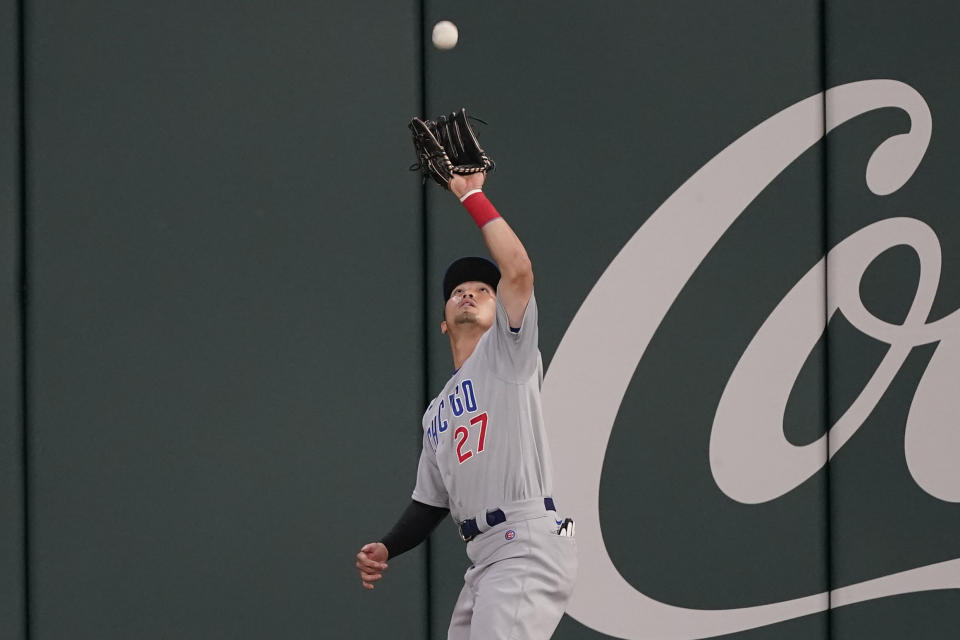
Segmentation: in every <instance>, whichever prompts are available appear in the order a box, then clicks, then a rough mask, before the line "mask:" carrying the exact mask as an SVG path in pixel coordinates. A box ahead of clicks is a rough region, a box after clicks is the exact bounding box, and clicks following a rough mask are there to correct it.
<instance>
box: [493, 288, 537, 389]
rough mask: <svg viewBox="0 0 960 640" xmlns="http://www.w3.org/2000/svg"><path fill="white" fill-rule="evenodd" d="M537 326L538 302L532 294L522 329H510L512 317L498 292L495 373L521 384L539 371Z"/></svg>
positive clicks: (531, 293) (525, 311) (494, 336)
mask: <svg viewBox="0 0 960 640" xmlns="http://www.w3.org/2000/svg"><path fill="white" fill-rule="evenodd" d="M537 323H538V320H537V299H536V296H535V294H534V293H533V292H532V291H531V292H530V299H529V300H528V301H527V308H526V309H524V311H523V319H522V320H521V322H520V326H519V327H511V326H510V318H509V316H507V310H506V309H505V308H504V307H503V304H502V303H501V299H500V296H499V292H498V295H497V319H496V322H495V324H494V327H493V330H494V333H493V336H491V337H492V338H493V339H492V340H491V345H492V347H493V350H494V357H495V364H494V370H495V371H496V372H497V375H498V376H499V377H501V378H503V379H505V380H508V381H510V382H522V381H524V380H527V379H528V378H530V376H532V375H533V374H534V373H535V372H536V371H537V370H538V363H539V358H540V350H539V346H538V341H539V328H538V326H537Z"/></svg>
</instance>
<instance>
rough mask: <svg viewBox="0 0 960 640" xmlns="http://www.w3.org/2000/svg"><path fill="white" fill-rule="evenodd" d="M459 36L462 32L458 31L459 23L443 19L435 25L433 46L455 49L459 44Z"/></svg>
mask: <svg viewBox="0 0 960 640" xmlns="http://www.w3.org/2000/svg"><path fill="white" fill-rule="evenodd" d="M459 38H460V32H459V31H457V25H455V24H453V23H452V22H450V21H449V20H441V21H440V22H438V23H437V24H435V25H433V46H435V47H436V48H437V49H442V50H447V49H453V48H454V47H455V46H457V40H458V39H459Z"/></svg>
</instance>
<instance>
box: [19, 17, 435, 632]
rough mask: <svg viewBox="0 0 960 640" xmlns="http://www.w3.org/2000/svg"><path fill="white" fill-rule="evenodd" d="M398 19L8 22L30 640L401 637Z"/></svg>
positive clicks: (409, 395) (416, 277)
mask: <svg viewBox="0 0 960 640" xmlns="http://www.w3.org/2000/svg"><path fill="white" fill-rule="evenodd" d="M417 13H418V10H417V6H416V5H415V4H414V3H410V2H408V3H393V4H391V5H390V6H389V7H385V6H383V5H382V4H381V3H373V2H366V3H349V4H343V3H341V4H333V5H331V4H319V3H315V2H291V3H281V4H280V5H276V4H269V3H263V2H239V3H237V2H214V3H195V2H166V3H160V4H156V3H147V4H143V3H134V4H124V3H121V4H117V3H112V2H85V3H75V2H61V1H46V2H35V3H32V5H31V11H30V14H29V15H30V20H29V25H28V26H29V42H28V46H29V50H30V58H29V68H28V72H29V80H30V87H31V118H30V141H31V143H30V175H31V191H30V197H31V202H32V203H33V209H32V211H31V216H32V217H31V225H32V226H31V238H32V242H31V246H32V248H33V250H32V252H31V255H30V269H31V274H32V290H31V295H32V299H33V305H34V306H33V311H34V312H33V314H32V316H31V324H30V348H31V352H32V354H33V366H32V368H31V374H32V375H31V377H30V380H29V382H30V399H29V400H30V408H31V410H32V412H33V413H32V417H33V421H32V425H31V427H32V433H33V441H34V443H35V447H34V449H33V452H32V453H33V468H32V471H33V482H34V486H35V491H34V493H33V502H32V504H31V516H32V517H31V525H32V527H33V532H34V536H33V545H34V549H35V555H34V564H33V575H34V577H35V583H34V593H33V596H34V600H33V605H34V612H35V616H34V625H33V627H34V631H35V633H34V635H33V637H34V638H38V639H43V638H65V637H70V638H78V639H79V638H97V639H103V638H171V637H176V638H215V637H230V638H265V637H283V638H319V637H338V638H347V637H372V636H373V635H374V634H376V633H379V632H380V631H382V629H384V628H390V629H391V630H392V636H393V637H397V638H411V639H412V638H420V637H422V636H423V630H422V629H423V624H424V621H423V613H422V612H423V610H424V597H425V595H424V594H425V585H424V574H423V568H422V555H420V554H421V553H422V552H418V553H412V554H411V557H410V558H409V561H407V562H405V563H402V564H398V565H397V566H396V567H395V568H394V569H393V570H392V572H391V575H390V584H388V585H386V584H385V585H384V587H383V588H382V589H378V590H377V591H376V592H374V593H367V592H366V591H364V590H363V589H362V588H361V587H360V584H359V580H358V578H357V576H356V570H355V569H354V567H353V561H354V559H353V556H354V554H355V553H356V552H357V550H358V549H359V547H360V545H361V544H363V543H364V542H365V541H367V540H371V539H375V538H376V537H377V536H379V535H381V534H382V532H383V530H384V529H385V528H387V527H388V526H389V524H390V522H392V520H393V518H394V517H395V515H396V513H397V512H398V510H399V508H400V506H402V505H403V503H404V502H405V501H406V500H407V499H409V492H410V489H411V488H412V477H411V478H410V482H408V483H406V482H397V483H391V482H384V477H385V476H386V477H393V476H397V475H399V473H400V472H401V471H402V472H404V473H406V472H408V471H409V469H410V468H411V466H412V465H415V464H416V459H417V455H418V447H417V445H418V442H419V439H418V436H417V432H418V431H419V425H418V420H417V416H418V415H419V414H420V412H421V410H422V409H421V399H422V396H423V390H422V388H421V386H422V385H421V382H420V381H421V373H420V371H421V362H422V356H421V351H422V345H421V344H420V342H421V339H420V335H421V333H420V327H421V324H422V318H421V311H420V310H421V302H420V297H421V289H420V284H419V283H420V270H421V267H420V256H421V250H422V249H421V246H420V244H421V239H420V238H421V231H420V225H421V222H420V207H419V204H418V197H419V188H418V185H417V183H416V180H413V179H411V177H410V176H409V175H408V174H407V173H406V171H403V170H400V171H398V170H397V168H398V167H403V168H405V167H406V165H407V164H409V155H410V154H409V148H408V144H409V142H408V140H407V138H406V135H405V133H404V129H403V126H404V122H405V120H406V118H407V117H408V114H412V113H414V112H415V111H416V105H417V100H418V96H419V89H418V86H417V81H416V79H417V77H418V73H417V70H416V66H415V65H416V63H417V52H418V44H417V42H416V40H415V33H416V26H415V25H416V22H415V20H416V16H417ZM385 52H388V55H385ZM375 470H376V472H374V471H375ZM365 610H376V612H377V614H376V616H368V615H360V612H361V611H365Z"/></svg>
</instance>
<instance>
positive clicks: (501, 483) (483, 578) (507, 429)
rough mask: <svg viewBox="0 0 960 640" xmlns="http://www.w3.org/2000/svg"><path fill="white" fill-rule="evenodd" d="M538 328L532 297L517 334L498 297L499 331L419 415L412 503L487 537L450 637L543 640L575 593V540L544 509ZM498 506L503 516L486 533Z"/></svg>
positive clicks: (474, 546)
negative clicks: (472, 522) (446, 513)
mask: <svg viewBox="0 0 960 640" xmlns="http://www.w3.org/2000/svg"><path fill="white" fill-rule="evenodd" d="M537 332H538V329H537V302H536V299H535V298H534V296H533V294H532V293H531V295H530V301H529V302H528V303H527V308H526V310H525V311H524V314H523V320H522V322H521V325H520V328H519V330H517V331H514V330H511V328H510V322H509V319H508V318H507V312H506V310H505V309H504V308H503V306H502V304H501V302H500V296H499V295H498V296H497V313H496V321H495V322H494V325H493V326H492V327H491V328H490V329H489V330H488V331H487V332H486V333H485V334H484V335H483V336H482V337H481V338H480V341H479V342H478V343H477V346H476V347H475V348H474V350H473V353H472V354H470V357H469V358H467V360H466V362H464V363H463V366H461V367H460V369H459V370H458V371H456V372H455V373H454V374H453V377H452V378H450V380H449V381H448V382H447V384H446V385H445V386H444V387H443V391H441V392H440V395H438V396H437V397H436V398H434V400H433V402H431V403H430V406H429V407H428V408H427V412H426V413H425V414H424V416H423V451H422V452H421V454H420V465H419V467H418V470H417V484H416V487H415V488H414V491H413V499H414V500H417V501H419V502H423V503H426V504H430V505H434V506H437V507H448V508H449V509H450V513H451V515H453V517H454V518H455V519H456V520H457V521H458V522H460V521H462V520H465V519H468V518H476V519H477V523H478V525H480V530H481V532H482V533H481V535H479V536H477V537H475V538H473V539H472V540H471V541H470V543H469V544H468V545H467V555H468V556H469V557H470V560H471V561H472V563H473V564H472V565H471V566H470V568H469V569H467V573H466V575H465V576H464V586H463V589H462V590H461V591H460V596H459V597H458V599H457V604H456V606H455V607H454V611H453V616H452V617H451V620H450V627H449V629H448V631H447V638H448V640H476V639H478V638H482V639H483V640H509V639H514V638H525V639H526V640H546V639H547V638H549V637H550V636H551V635H552V634H553V631H554V629H556V626H557V624H558V623H559V622H560V618H561V617H562V616H563V611H564V607H565V605H566V602H567V600H568V599H569V597H570V594H571V592H572V590H573V583H574V580H575V578H576V573H577V552H576V542H575V540H574V539H573V538H572V537H561V536H560V535H557V534H558V526H559V525H560V524H561V520H558V519H557V517H558V516H557V513H556V512H555V511H547V510H546V508H547V507H546V505H545V503H544V498H546V497H550V498H552V497H554V496H553V477H552V474H553V472H552V467H551V463H550V448H549V446H548V444H547V437H546V432H545V430H544V425H543V412H542V410H541V405H540V385H541V383H542V382H543V362H542V361H541V358H540V350H539V349H538V347H537V338H538V336H537ZM494 509H501V510H502V511H504V513H505V515H506V518H507V519H506V521H505V522H502V523H500V524H497V525H495V526H493V527H488V526H487V523H486V520H485V515H486V512H487V511H488V510H494Z"/></svg>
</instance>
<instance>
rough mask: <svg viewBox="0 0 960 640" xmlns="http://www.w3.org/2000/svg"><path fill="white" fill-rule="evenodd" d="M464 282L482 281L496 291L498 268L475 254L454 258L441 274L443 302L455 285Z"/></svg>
mask: <svg viewBox="0 0 960 640" xmlns="http://www.w3.org/2000/svg"><path fill="white" fill-rule="evenodd" d="M464 282H483V283H484V284H488V285H490V287H491V288H492V289H493V290H494V291H496V290H497V284H499V282H500V269H498V268H497V265H495V264H493V263H492V262H490V261H489V260H487V259H486V258H479V257H476V256H469V257H466V258H460V259H459V260H454V261H453V262H452V263H451V264H450V266H449V267H447V271H446V273H444V274H443V301H444V303H446V301H447V300H449V299H450V294H451V293H453V290H454V289H456V288H457V285H459V284H463V283H464Z"/></svg>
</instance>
